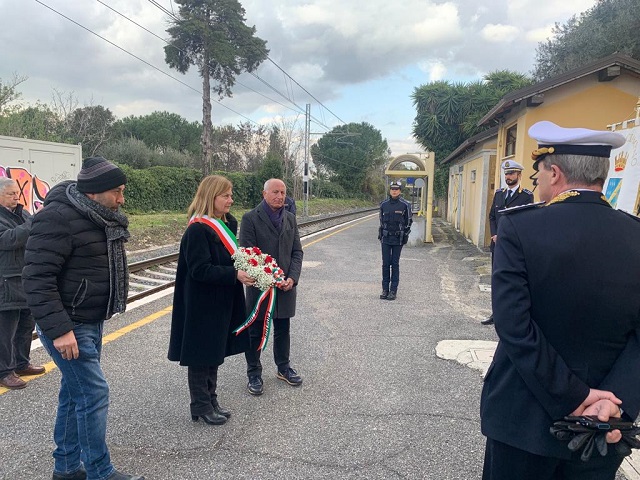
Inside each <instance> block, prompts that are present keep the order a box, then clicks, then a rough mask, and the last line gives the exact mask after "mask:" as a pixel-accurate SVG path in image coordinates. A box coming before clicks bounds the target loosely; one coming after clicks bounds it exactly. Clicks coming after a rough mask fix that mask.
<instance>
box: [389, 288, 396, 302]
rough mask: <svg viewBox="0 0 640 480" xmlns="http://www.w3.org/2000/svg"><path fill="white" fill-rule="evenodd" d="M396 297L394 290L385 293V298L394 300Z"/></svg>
mask: <svg viewBox="0 0 640 480" xmlns="http://www.w3.org/2000/svg"><path fill="white" fill-rule="evenodd" d="M395 299H396V292H394V291H393V290H391V291H390V292H389V295H387V300H395Z"/></svg>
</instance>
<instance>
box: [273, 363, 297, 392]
mask: <svg viewBox="0 0 640 480" xmlns="http://www.w3.org/2000/svg"><path fill="white" fill-rule="evenodd" d="M276 377H278V378H279V379H280V380H284V381H285V382H287V383H288V384H289V385H291V386H292V387H297V386H299V385H302V377H301V376H300V375H298V372H296V371H295V370H294V369H293V368H291V367H289V368H287V370H286V371H284V372H281V371H280V370H278V373H277V374H276Z"/></svg>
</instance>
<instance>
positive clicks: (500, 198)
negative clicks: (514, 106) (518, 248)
mask: <svg viewBox="0 0 640 480" xmlns="http://www.w3.org/2000/svg"><path fill="white" fill-rule="evenodd" d="M507 190H508V189H507V188H499V189H497V190H496V192H495V193H494V194H493V201H492V202H491V210H489V229H490V230H491V236H492V237H493V236H494V235H497V234H498V225H499V223H500V217H502V215H501V214H500V213H499V212H500V210H504V209H505V208H512V207H518V206H520V205H527V204H529V203H533V192H532V191H531V190H527V189H526V188H522V185H520V186H518V190H516V191H515V192H514V194H513V195H512V196H511V198H510V199H509V201H508V202H507ZM490 248H491V251H492V252H493V251H494V249H495V248H496V243H495V242H494V241H493V240H491V246H490Z"/></svg>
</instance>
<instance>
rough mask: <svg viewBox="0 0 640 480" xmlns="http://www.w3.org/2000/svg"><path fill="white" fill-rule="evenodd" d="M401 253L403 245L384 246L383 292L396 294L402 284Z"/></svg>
mask: <svg viewBox="0 0 640 480" xmlns="http://www.w3.org/2000/svg"><path fill="white" fill-rule="evenodd" d="M400 252H402V245H387V244H386V243H383V244H382V290H384V291H385V292H388V291H389V290H391V291H392V292H395V291H397V290H398V284H399V283H400Z"/></svg>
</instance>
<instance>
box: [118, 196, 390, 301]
mask: <svg viewBox="0 0 640 480" xmlns="http://www.w3.org/2000/svg"><path fill="white" fill-rule="evenodd" d="M377 210H378V209H377V208H370V209H363V210H358V211H354V212H349V213H340V214H335V215H327V216H325V217H323V218H315V219H313V220H307V221H303V222H300V223H298V229H299V230H300V237H301V238H304V237H305V236H307V235H311V234H313V233H317V232H319V231H322V230H325V229H328V228H331V227H334V226H336V225H339V224H341V223H345V222H348V221H350V220H354V219H357V218H360V217H363V216H366V215H368V214H371V213H372V212H374V211H377ZM177 262H178V252H176V253H171V254H169V255H163V256H159V257H155V258H150V259H148V260H142V261H139V262H135V263H130V264H129V296H128V297H127V303H131V302H134V301H136V300H140V299H141V298H144V297H147V296H149V295H153V294H154V293H157V292H160V291H162V290H165V289H167V288H171V287H172V286H173V285H174V284H175V278H176V268H177V267H178V263H177Z"/></svg>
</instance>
